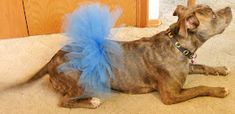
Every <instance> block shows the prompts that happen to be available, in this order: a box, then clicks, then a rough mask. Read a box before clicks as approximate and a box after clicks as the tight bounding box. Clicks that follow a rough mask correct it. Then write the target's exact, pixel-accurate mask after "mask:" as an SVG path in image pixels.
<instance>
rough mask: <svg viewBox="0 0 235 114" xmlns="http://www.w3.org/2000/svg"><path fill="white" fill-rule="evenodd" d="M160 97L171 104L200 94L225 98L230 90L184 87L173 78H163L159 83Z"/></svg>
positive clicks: (165, 102)
mask: <svg viewBox="0 0 235 114" xmlns="http://www.w3.org/2000/svg"><path fill="white" fill-rule="evenodd" d="M158 90H159V93H160V97H161V99H162V102H163V103H164V104H167V105H170V104H175V103H179V102H183V101H187V100H189V99H192V98H195V97H199V96H212V97H219V98H223V97H225V96H227V95H228V93H229V92H228V90H227V89H226V88H224V87H207V86H198V87H193V88H187V89H184V88H182V86H181V85H180V84H179V83H177V82H175V81H173V80H171V79H170V80H165V79H164V80H161V81H159V84H158Z"/></svg>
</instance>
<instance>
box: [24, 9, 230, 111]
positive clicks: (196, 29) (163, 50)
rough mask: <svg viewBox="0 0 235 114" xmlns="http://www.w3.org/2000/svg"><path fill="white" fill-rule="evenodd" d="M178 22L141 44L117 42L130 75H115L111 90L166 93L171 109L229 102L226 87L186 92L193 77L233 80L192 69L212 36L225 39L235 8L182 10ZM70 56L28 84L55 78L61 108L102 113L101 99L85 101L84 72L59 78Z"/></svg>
mask: <svg viewBox="0 0 235 114" xmlns="http://www.w3.org/2000/svg"><path fill="white" fill-rule="evenodd" d="M173 15H174V16H178V21H177V22H176V23H173V24H172V25H171V26H170V27H169V28H168V29H167V30H166V31H162V32H160V33H158V34H156V35H154V36H152V37H146V38H141V39H139V40H135V41H128V42H125V41H121V42H117V43H118V44H120V45H121V47H122V48H123V56H124V66H125V72H119V70H114V71H113V72H114V76H115V78H114V79H111V81H110V84H111V89H113V90H116V91H120V92H124V93H128V94H144V93H149V92H153V91H158V92H159V93H160V98H161V100H162V102H163V103H164V104H166V105H170V104H175V103H180V102H183V101H187V100H189V99H192V98H195V97H199V96H212V97H219V98H223V97H226V96H227V95H228V94H229V92H228V89H227V88H224V87H208V86H197V87H192V88H183V85H184V83H185V80H186V77H187V76H188V74H206V75H223V76H225V75H227V74H228V73H229V71H228V69H227V68H226V67H224V66H221V67H210V66H206V65H201V64H192V63H191V62H190V60H193V59H194V58H195V52H196V51H197V49H198V48H200V47H201V46H202V45H203V44H204V43H205V42H206V41H207V40H209V39H210V38H211V37H213V36H215V35H217V34H221V33H222V32H223V31H224V30H225V28H226V27H227V26H228V25H229V24H230V22H231V20H232V11H231V8H229V7H226V8H224V9H221V10H219V11H216V12H215V11H213V10H212V9H211V8H210V7H209V6H207V5H195V6H194V7H192V8H188V7H185V6H182V5H178V6H177V8H176V10H175V12H174V14H173ZM66 53H67V52H66V51H63V50H60V51H58V53H56V54H55V56H54V57H53V58H52V59H51V61H50V62H49V63H47V64H46V65H45V66H44V67H43V68H42V69H41V70H40V71H38V72H37V73H36V74H35V75H34V76H33V77H32V78H30V79H29V80H28V81H27V83H29V82H32V81H34V80H37V79H39V78H41V77H43V76H44V75H45V74H47V73H48V74H49V75H50V82H51V84H52V86H53V88H54V89H55V90H57V91H58V92H60V93H61V94H62V95H63V97H62V99H61V101H60V104H59V105H60V106H61V107H67V108H81V107H82V108H97V107H98V106H100V105H101V100H100V99H99V98H95V97H92V96H88V97H86V98H79V96H81V95H82V92H83V89H82V88H81V87H80V86H79V85H78V84H77V80H78V79H79V77H80V75H81V71H73V72H72V73H70V74H64V73H59V72H58V70H57V67H58V66H60V65H61V64H63V63H65V62H67V61H68V60H67V59H66V58H65V57H64V55H65V54H66Z"/></svg>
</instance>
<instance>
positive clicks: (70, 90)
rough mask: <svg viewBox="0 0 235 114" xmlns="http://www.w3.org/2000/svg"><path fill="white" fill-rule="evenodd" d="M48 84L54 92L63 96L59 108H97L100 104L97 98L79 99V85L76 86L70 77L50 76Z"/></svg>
mask: <svg viewBox="0 0 235 114" xmlns="http://www.w3.org/2000/svg"><path fill="white" fill-rule="evenodd" d="M75 74H79V73H75ZM75 74H73V76H75ZM75 77H77V76H75ZM50 82H51V84H52V86H53V88H54V89H55V90H56V91H58V92H60V93H62V94H63V95H64V96H63V97H62V99H61V101H60V104H59V106H61V107H66V108H97V107H98V106H99V105H100V104H101V101H100V100H99V99H98V98H94V97H89V96H88V97H86V98H80V96H81V95H82V92H83V90H82V88H81V87H80V86H79V85H77V80H76V79H73V78H72V77H71V76H70V75H65V74H63V73H60V74H58V73H56V74H54V75H51V78H50Z"/></svg>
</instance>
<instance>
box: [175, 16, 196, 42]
mask: <svg viewBox="0 0 235 114" xmlns="http://www.w3.org/2000/svg"><path fill="white" fill-rule="evenodd" d="M178 24H179V35H180V36H182V37H184V38H187V37H188V32H189V31H190V32H194V31H195V30H196V29H197V27H198V26H199V25H200V22H199V20H198V18H197V17H196V15H195V13H193V14H191V15H189V16H187V17H185V18H182V19H180V20H179V21H178Z"/></svg>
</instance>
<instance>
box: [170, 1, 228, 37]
mask: <svg viewBox="0 0 235 114" xmlns="http://www.w3.org/2000/svg"><path fill="white" fill-rule="evenodd" d="M173 15H174V16H178V22H177V24H178V27H179V35H181V36H182V37H185V38H186V37H188V35H189V34H191V33H194V34H196V35H197V37H198V38H200V39H199V40H201V41H206V40H208V39H209V38H211V37H212V36H214V35H217V34H221V33H222V32H223V31H224V30H225V28H226V27H227V26H228V25H229V23H230V22H231V20H232V11H231V8H229V7H226V8H224V9H221V10H218V11H213V9H212V8H210V7H209V6H207V5H196V6H194V7H192V8H188V7H184V6H182V5H178V6H177V8H176V10H175V12H174V14H173Z"/></svg>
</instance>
